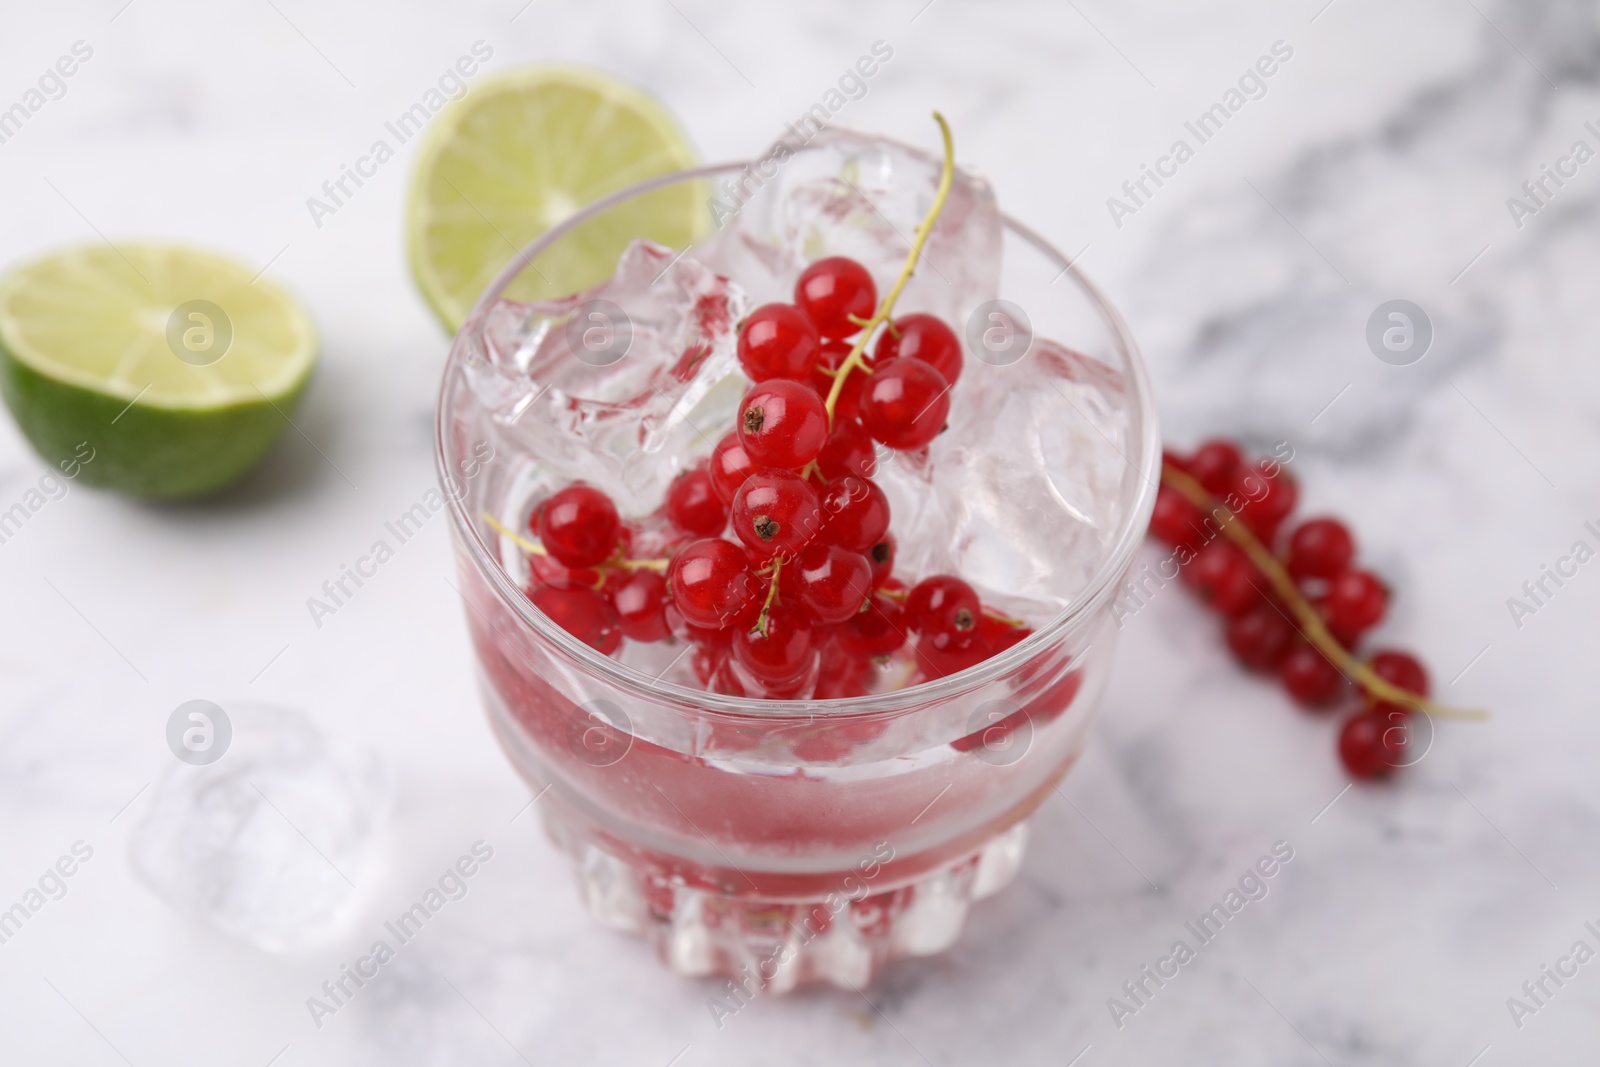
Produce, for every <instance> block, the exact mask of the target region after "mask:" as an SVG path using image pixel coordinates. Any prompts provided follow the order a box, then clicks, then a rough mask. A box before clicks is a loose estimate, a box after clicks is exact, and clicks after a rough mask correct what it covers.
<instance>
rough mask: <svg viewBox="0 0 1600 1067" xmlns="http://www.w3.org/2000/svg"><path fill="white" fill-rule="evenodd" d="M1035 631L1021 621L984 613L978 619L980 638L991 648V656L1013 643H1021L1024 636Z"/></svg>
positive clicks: (985, 645) (986, 646)
mask: <svg viewBox="0 0 1600 1067" xmlns="http://www.w3.org/2000/svg"><path fill="white" fill-rule="evenodd" d="M1031 633H1033V628H1032V627H1030V626H1027V625H1025V624H1023V623H1020V622H1008V621H1007V620H1005V619H1001V618H996V617H995V616H993V615H990V614H988V613H984V614H983V615H982V616H981V617H980V618H979V619H978V640H979V641H982V642H983V644H984V647H985V648H987V649H988V650H989V654H990V655H991V656H995V655H999V654H1000V653H1001V652H1004V651H1005V650H1006V649H1008V648H1010V647H1011V646H1012V645H1016V644H1020V643H1021V642H1022V640H1023V638H1025V637H1027V636H1028V635H1029V634H1031Z"/></svg>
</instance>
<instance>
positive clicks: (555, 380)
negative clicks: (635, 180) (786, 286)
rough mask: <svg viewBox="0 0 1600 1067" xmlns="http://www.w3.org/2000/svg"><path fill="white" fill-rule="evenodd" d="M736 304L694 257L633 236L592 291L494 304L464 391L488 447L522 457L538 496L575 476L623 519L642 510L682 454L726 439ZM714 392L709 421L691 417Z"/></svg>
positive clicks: (736, 293)
mask: <svg viewBox="0 0 1600 1067" xmlns="http://www.w3.org/2000/svg"><path fill="white" fill-rule="evenodd" d="M747 305H748V301H747V300H746V298H745V296H744V293H743V292H742V291H741V290H740V288H739V287H738V286H737V285H733V284H731V283H729V282H728V280H727V279H726V278H723V277H719V276H718V275H717V274H715V273H714V272H713V271H711V270H710V269H709V268H707V267H705V266H703V265H702V264H701V263H699V262H698V261H696V260H695V259H694V258H692V257H690V256H679V254H678V253H676V252H674V251H673V250H672V249H670V248H665V247H663V246H661V245H658V244H654V243H652V242H649V241H643V240H638V241H635V242H633V244H631V245H630V246H629V247H628V249H627V250H626V251H625V252H624V253H623V256H622V258H621V260H620V261H619V262H618V265H617V271H616V274H614V275H613V276H612V277H611V278H610V279H609V280H607V281H605V282H603V283H602V284H600V285H599V286H596V287H595V288H593V289H590V290H587V291H585V292H583V293H579V294H576V295H574V296H571V297H567V298H565V299H562V300H558V301H547V302H540V303H531V304H529V303H519V302H516V301H502V302H500V303H498V304H497V305H495V306H494V307H493V308H492V309H491V311H490V314H489V316H488V319H487V321H486V323H485V329H484V335H483V339H482V342H481V345H480V349H479V352H478V356H479V358H478V359H476V360H474V361H473V365H472V366H471V368H470V371H469V373H470V374H471V375H472V384H473V388H474V392H475V393H476V395H477V397H478V399H479V402H480V403H482V404H483V405H484V406H485V407H486V408H487V410H488V412H489V414H490V415H491V417H492V418H493V420H494V425H495V429H496V431H497V434H498V436H499V438H500V443H503V444H504V445H505V446H506V447H507V448H509V449H510V450H511V452H512V453H513V454H521V455H524V456H531V457H533V458H534V460H535V462H536V464H537V466H538V467H539V468H540V470H539V475H540V478H539V480H540V481H541V482H543V483H544V484H545V487H546V488H550V489H553V488H556V487H559V486H560V485H562V484H567V483H570V482H573V481H580V480H581V481H586V482H589V483H590V484H592V485H594V486H596V487H597V488H600V489H602V490H604V491H605V492H607V493H609V494H610V495H611V496H612V497H613V499H615V500H616V502H617V505H618V507H619V508H621V509H622V511H623V512H624V513H625V514H630V515H642V514H646V513H648V512H649V511H651V510H652V509H654V508H655V507H657V506H658V505H659V504H660V503H661V500H662V498H663V496H664V495H665V492H666V487H667V485H668V483H669V482H670V481H671V479H672V477H673V476H674V475H675V474H677V473H678V472H679V471H680V470H681V469H683V467H684V466H685V464H686V462H687V457H689V456H693V455H705V454H706V453H709V452H710V451H711V448H712V446H713V445H715V444H716V441H717V438H719V437H720V436H721V435H722V434H723V432H725V427H724V426H723V422H725V421H726V411H730V410H731V409H732V406H733V405H734V404H735V403H737V401H738V396H739V394H740V392H741V382H740V381H739V380H738V377H737V368H738V361H737V356H736V354H735V351H734V327H735V325H736V324H737V322H738V320H739V319H740V318H741V317H742V316H743V315H744V314H745V313H746V311H747V310H748V306H747ZM719 385H720V386H721V387H722V393H721V394H718V396H717V397H716V398H715V400H714V401H713V402H712V403H711V404H710V405H709V406H711V407H719V408H720V409H721V410H719V411H718V418H717V419H716V420H712V419H711V418H709V417H708V416H707V414H706V413H705V411H704V410H702V409H704V408H706V407H707V406H708V404H707V401H708V398H710V397H711V396H712V394H713V393H716V392H717V390H718V387H719ZM723 394H726V395H723Z"/></svg>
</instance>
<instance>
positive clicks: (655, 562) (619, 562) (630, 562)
mask: <svg viewBox="0 0 1600 1067" xmlns="http://www.w3.org/2000/svg"><path fill="white" fill-rule="evenodd" d="M671 565H672V561H671V560H670V559H623V558H622V554H621V553H618V554H617V555H615V556H612V557H611V558H610V559H608V560H606V561H605V562H604V563H602V564H600V566H602V567H620V568H622V569H623V570H625V571H660V572H662V573H665V572H666V569H667V568H668V567H670V566H671Z"/></svg>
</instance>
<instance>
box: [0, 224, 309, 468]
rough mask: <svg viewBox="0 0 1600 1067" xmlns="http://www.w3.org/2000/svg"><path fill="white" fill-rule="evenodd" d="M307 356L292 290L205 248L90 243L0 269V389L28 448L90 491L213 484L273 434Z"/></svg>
mask: <svg viewBox="0 0 1600 1067" xmlns="http://www.w3.org/2000/svg"><path fill="white" fill-rule="evenodd" d="M315 362H316V335H315V332H314V331H313V329H312V326H311V321H310V319H309V318H307V317H306V314H305V312H304V311H302V310H301V309H300V306H299V305H298V304H296V303H295V301H294V299H293V298H292V297H290V296H289V294H288V293H286V292H284V291H283V290H282V289H280V288H278V287H277V286H275V285H273V284H272V283H271V282H269V281H267V280H266V279H264V278H261V279H253V272H252V271H251V270H249V269H248V268H247V267H245V266H243V265H242V264H239V263H235V262H233V261H231V260H227V259H222V258H220V257H218V256H214V255H211V254H210V253H207V252H198V251H195V250H193V249H188V248H177V247H172V246H166V245H124V246H121V247H120V248H111V247H106V246H103V245H95V246H90V247H85V248H80V249H74V250H71V251H66V252H59V253H56V254H54V255H50V256H46V257H44V258H43V259H37V260H34V261H33V262H31V263H26V264H24V265H22V266H20V267H17V268H16V269H14V270H12V271H11V272H10V273H9V274H7V275H6V276H5V277H4V278H0V392H3V393H4V395H5V398H6V403H7V404H9V405H10V407H11V413H12V414H13V415H14V416H15V417H16V420H17V423H18V425H19V426H20V427H21V428H22V432H23V433H24V434H26V435H27V437H28V440H30V441H31V442H32V443H33V447H34V448H36V449H37V450H38V451H39V454H40V455H41V456H43V457H44V458H45V459H46V460H47V461H49V462H51V463H54V464H57V465H58V466H60V467H61V469H62V470H63V472H69V473H70V475H71V476H72V477H75V478H76V479H77V480H79V481H82V482H87V483H90V484H93V485H104V486H108V487H110V488H113V489H120V490H123V491H125V492H128V493H133V494H137V495H139V496H149V497H166V498H174V497H190V496H198V495H200V494H203V493H209V492H212V491H214V490H217V489H220V488H222V487H223V486H225V485H227V484H228V483H229V482H231V481H233V480H234V479H235V478H237V477H238V476H239V475H241V474H243V473H244V472H245V471H246V470H247V469H249V468H250V466H251V465H253V464H254V463H255V462H256V461H257V460H258V459H260V458H261V455H262V453H264V452H265V451H266V450H267V448H268V446H270V445H271V444H272V442H273V441H274V440H276V439H277V437H278V435H279V434H281V433H282V432H283V430H284V428H285V427H286V426H287V425H288V420H289V415H290V414H291V413H292V412H293V410H294V407H295V404H296V402H297V401H298V400H299V399H300V395H301V394H302V393H303V392H304V391H305V387H306V382H307V381H308V380H309V379H310V376H311V368H312V366H313V364H315ZM86 456H92V458H89V459H87V460H86V459H85V457H86Z"/></svg>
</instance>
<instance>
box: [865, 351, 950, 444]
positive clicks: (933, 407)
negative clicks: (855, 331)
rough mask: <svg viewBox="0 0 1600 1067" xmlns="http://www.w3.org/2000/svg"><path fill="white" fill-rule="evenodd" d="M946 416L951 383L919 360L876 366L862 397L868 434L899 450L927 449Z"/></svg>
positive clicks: (937, 434) (937, 433) (941, 428)
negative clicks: (925, 447)
mask: <svg viewBox="0 0 1600 1067" xmlns="http://www.w3.org/2000/svg"><path fill="white" fill-rule="evenodd" d="M949 415H950V383H949V382H947V381H945V378H944V375H942V374H940V373H939V372H938V371H936V370H934V369H933V367H931V366H929V365H928V364H926V363H924V362H922V361H921V360H920V359H896V360H892V361H890V362H888V363H880V364H878V365H877V369H876V370H875V371H874V372H873V375H872V379H871V380H870V381H869V382H867V385H866V390H865V392H864V394H863V395H862V398H861V424H862V425H863V426H865V427H866V428H867V433H869V434H871V435H872V438H873V440H875V441H882V442H883V443H884V444H886V445H888V446H889V447H890V448H894V449H899V450H901V451H907V450H910V449H916V448H923V447H924V446H926V445H927V444H928V443H929V442H931V441H932V440H933V439H934V438H935V437H937V436H939V431H940V430H943V429H944V424H945V420H946V419H947V418H948V417H949Z"/></svg>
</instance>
